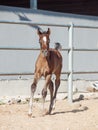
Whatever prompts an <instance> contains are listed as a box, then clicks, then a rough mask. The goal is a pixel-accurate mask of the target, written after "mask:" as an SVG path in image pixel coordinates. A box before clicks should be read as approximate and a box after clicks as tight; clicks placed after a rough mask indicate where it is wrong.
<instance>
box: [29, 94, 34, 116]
mask: <svg viewBox="0 0 98 130" xmlns="http://www.w3.org/2000/svg"><path fill="white" fill-rule="evenodd" d="M32 100H33V95H31V97H30V102H29V115H31V114H32V106H33V101H32Z"/></svg>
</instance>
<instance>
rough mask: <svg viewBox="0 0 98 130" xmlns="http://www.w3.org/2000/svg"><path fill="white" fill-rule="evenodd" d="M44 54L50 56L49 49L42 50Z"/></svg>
mask: <svg viewBox="0 0 98 130" xmlns="http://www.w3.org/2000/svg"><path fill="white" fill-rule="evenodd" d="M42 54H43V56H44V57H46V56H48V50H47V49H45V50H42Z"/></svg>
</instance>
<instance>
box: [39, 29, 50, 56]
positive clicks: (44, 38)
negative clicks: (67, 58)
mask: <svg viewBox="0 0 98 130" xmlns="http://www.w3.org/2000/svg"><path fill="white" fill-rule="evenodd" d="M38 35H39V43H40V47H41V52H42V54H43V56H44V57H47V56H48V50H49V43H50V39H49V35H50V29H49V28H48V30H47V31H45V32H41V31H40V30H39V29H38Z"/></svg>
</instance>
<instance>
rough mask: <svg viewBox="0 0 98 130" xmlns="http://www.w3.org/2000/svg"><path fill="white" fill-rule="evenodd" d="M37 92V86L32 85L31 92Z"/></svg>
mask: <svg viewBox="0 0 98 130" xmlns="http://www.w3.org/2000/svg"><path fill="white" fill-rule="evenodd" d="M35 90H36V84H35V83H33V84H32V85H31V92H32V93H34V92H35Z"/></svg>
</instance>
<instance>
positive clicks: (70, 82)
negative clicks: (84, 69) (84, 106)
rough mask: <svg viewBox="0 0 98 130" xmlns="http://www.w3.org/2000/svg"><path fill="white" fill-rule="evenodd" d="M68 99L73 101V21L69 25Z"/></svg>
mask: <svg viewBox="0 0 98 130" xmlns="http://www.w3.org/2000/svg"><path fill="white" fill-rule="evenodd" d="M68 71H69V73H68V101H69V102H70V103H72V101H73V23H71V25H70V27H69V51H68Z"/></svg>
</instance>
